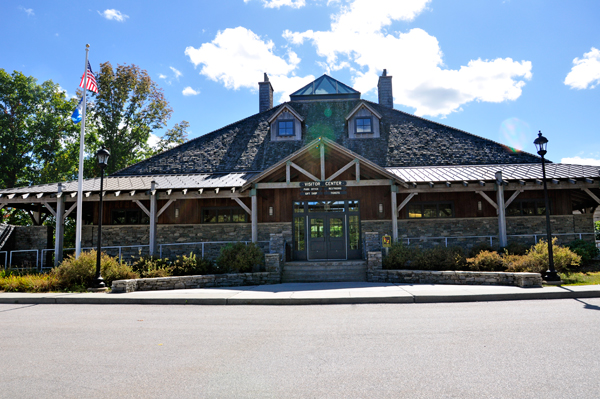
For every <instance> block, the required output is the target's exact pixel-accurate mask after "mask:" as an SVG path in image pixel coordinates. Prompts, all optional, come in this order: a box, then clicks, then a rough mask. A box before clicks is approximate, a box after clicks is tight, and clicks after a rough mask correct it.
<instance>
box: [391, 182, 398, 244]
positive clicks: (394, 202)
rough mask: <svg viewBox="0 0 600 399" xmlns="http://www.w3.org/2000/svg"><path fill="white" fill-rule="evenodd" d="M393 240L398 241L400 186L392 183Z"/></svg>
mask: <svg viewBox="0 0 600 399" xmlns="http://www.w3.org/2000/svg"><path fill="white" fill-rule="evenodd" d="M391 190H392V242H398V205H397V203H398V201H397V199H396V193H397V192H398V186H396V185H395V184H392V187H391Z"/></svg>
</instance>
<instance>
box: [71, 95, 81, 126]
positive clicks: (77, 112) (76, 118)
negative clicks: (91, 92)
mask: <svg viewBox="0 0 600 399" xmlns="http://www.w3.org/2000/svg"><path fill="white" fill-rule="evenodd" d="M82 113H83V97H81V100H79V104H77V108H75V111H73V115H71V120H72V121H73V123H79V122H81V118H82Z"/></svg>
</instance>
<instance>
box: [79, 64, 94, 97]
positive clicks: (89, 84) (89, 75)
mask: <svg viewBox="0 0 600 399" xmlns="http://www.w3.org/2000/svg"><path fill="white" fill-rule="evenodd" d="M86 73H87V87H86V89H88V90H90V91H93V92H94V93H98V83H96V77H95V76H94V72H92V66H91V65H90V62H89V61H88V66H87V71H86ZM84 78H85V75H84V76H82V77H81V83H79V87H83V81H84Z"/></svg>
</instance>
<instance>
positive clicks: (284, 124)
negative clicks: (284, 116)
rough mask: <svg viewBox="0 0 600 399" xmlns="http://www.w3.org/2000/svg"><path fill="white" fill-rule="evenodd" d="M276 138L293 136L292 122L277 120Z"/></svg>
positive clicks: (290, 120)
mask: <svg viewBox="0 0 600 399" xmlns="http://www.w3.org/2000/svg"><path fill="white" fill-rule="evenodd" d="M277 135H278V136H293V135H294V120H292V119H288V120H279V121H277Z"/></svg>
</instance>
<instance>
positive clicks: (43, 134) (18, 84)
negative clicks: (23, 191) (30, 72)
mask: <svg viewBox="0 0 600 399" xmlns="http://www.w3.org/2000/svg"><path fill="white" fill-rule="evenodd" d="M76 105H77V104H76V100H75V99H72V100H67V99H66V96H65V94H64V92H62V91H60V88H59V86H58V85H57V84H55V83H53V82H52V81H51V80H48V81H46V82H44V83H42V84H41V85H40V84H38V83H37V79H35V78H34V77H32V76H25V75H23V74H22V73H21V72H18V71H14V72H13V73H12V74H11V75H9V74H8V73H7V72H6V71H5V70H4V69H0V187H2V188H10V187H19V186H23V185H29V184H43V183H50V182H55V181H60V180H65V179H71V178H72V177H73V176H74V175H75V174H76V173H77V163H73V162H72V159H73V152H74V151H75V154H76V153H77V152H76V151H77V144H78V140H77V131H78V127H77V125H74V124H73V122H72V121H71V119H70V116H71V113H72V112H73V110H74V109H75V107H76Z"/></svg>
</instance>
